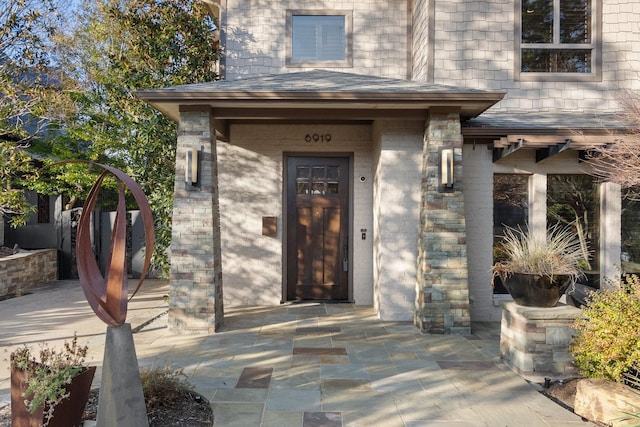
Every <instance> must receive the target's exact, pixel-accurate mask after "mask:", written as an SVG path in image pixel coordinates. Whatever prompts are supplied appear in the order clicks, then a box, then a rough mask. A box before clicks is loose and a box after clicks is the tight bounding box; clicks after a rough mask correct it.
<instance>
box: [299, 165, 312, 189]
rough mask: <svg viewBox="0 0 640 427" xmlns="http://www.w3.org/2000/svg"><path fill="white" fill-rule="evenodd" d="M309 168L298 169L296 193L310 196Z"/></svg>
mask: <svg viewBox="0 0 640 427" xmlns="http://www.w3.org/2000/svg"><path fill="white" fill-rule="evenodd" d="M309 172H310V168H309V166H298V167H297V168H296V193H298V194H309Z"/></svg>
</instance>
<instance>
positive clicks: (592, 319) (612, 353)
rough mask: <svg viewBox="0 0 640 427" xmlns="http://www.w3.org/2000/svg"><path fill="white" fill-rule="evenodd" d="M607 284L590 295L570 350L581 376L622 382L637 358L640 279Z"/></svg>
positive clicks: (633, 277)
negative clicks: (606, 287)
mask: <svg viewBox="0 0 640 427" xmlns="http://www.w3.org/2000/svg"><path fill="white" fill-rule="evenodd" d="M610 285H612V286H611V287H610V288H609V289H603V290H601V291H599V292H593V293H592V294H591V295H590V297H589V299H588V303H587V307H586V308H585V309H584V316H583V317H582V318H581V319H578V320H577V321H576V322H575V324H574V327H575V328H576V332H577V336H576V337H575V339H574V341H573V343H572V345H571V348H570V350H571V352H572V353H573V356H574V358H575V364H576V366H577V367H578V370H579V372H580V374H581V375H584V376H586V377H592V378H604V379H608V380H612V381H623V380H624V376H625V374H627V373H629V372H634V371H635V370H637V369H638V364H637V363H638V361H640V278H639V277H638V276H636V275H630V276H627V277H626V278H625V279H624V280H623V281H621V282H620V283H617V284H611V283H610Z"/></svg>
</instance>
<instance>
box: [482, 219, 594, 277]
mask: <svg viewBox="0 0 640 427" xmlns="http://www.w3.org/2000/svg"><path fill="white" fill-rule="evenodd" d="M502 237H503V239H502V242H501V243H500V250H501V252H502V256H503V258H504V260H503V261H499V262H497V263H496V264H495V265H494V266H493V267H492V269H491V270H492V272H493V278H494V279H495V277H496V276H499V277H501V278H502V280H503V281H505V280H506V279H507V278H508V277H509V276H511V275H512V274H514V273H524V274H537V275H539V276H545V277H548V278H550V279H552V278H553V276H558V275H565V276H569V277H570V279H571V283H575V282H576V281H577V280H578V279H579V278H580V277H581V276H583V275H584V273H583V272H582V270H581V269H580V268H579V265H580V263H581V261H583V259H584V251H583V248H582V246H581V243H580V239H579V236H578V235H577V234H576V233H575V232H574V231H573V230H571V228H569V227H563V226H561V225H559V224H556V225H554V226H552V227H550V228H549V229H548V230H547V232H546V234H541V233H533V232H531V231H530V230H528V229H527V230H522V229H521V228H520V227H518V228H512V227H507V228H506V229H505V231H504V235H503V236H502Z"/></svg>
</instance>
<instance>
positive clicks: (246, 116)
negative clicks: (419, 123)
mask: <svg viewBox="0 0 640 427" xmlns="http://www.w3.org/2000/svg"><path fill="white" fill-rule="evenodd" d="M136 94H137V96H138V97H140V98H141V99H143V100H145V101H147V102H148V103H149V104H151V105H153V106H154V107H155V108H157V109H158V110H160V111H161V112H162V113H164V114H165V115H167V116H168V117H170V118H171V119H173V120H175V121H177V120H179V117H180V112H181V111H188V110H193V109H204V108H209V109H211V112H212V115H213V116H214V118H215V120H216V128H217V130H218V131H222V132H223V133H224V129H225V128H228V125H229V124H230V123H232V122H239V121H260V120H269V121H273V120H281V121H301V120H304V121H331V122H344V121H371V120H377V119H403V120H425V119H426V118H427V116H428V113H429V111H430V110H433V109H439V110H451V111H456V112H458V113H459V114H460V116H461V117H462V118H463V119H467V118H472V117H476V116H478V115H479V114H481V113H482V112H483V111H485V110H487V109H488V108H490V107H491V106H492V105H494V104H496V103H497V102H499V101H500V100H501V99H502V98H503V97H504V92H492V91H481V90H473V89H463V88H457V87H449V86H442V85H430V84H424V83H418V82H411V81H405V80H399V79H398V80H396V79H385V78H379V77H371V76H360V75H355V74H347V73H337V72H328V71H309V72H299V73H290V74H283V75H277V76H265V77H257V78H253V79H246V80H238V81H219V82H211V83H204V84H193V85H184V86H176V87H172V88H165V89H152V90H141V91H138V92H137V93H136Z"/></svg>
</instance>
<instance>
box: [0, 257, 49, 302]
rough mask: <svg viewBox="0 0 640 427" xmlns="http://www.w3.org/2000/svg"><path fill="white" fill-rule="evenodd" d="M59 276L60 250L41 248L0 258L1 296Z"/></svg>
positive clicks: (23, 290) (21, 290)
mask: <svg viewBox="0 0 640 427" xmlns="http://www.w3.org/2000/svg"><path fill="white" fill-rule="evenodd" d="M57 278H58V251H57V250H56V249H41V250H34V251H25V252H19V253H17V254H15V255H10V256H7V257H2V258H0V297H2V296H4V295H8V294H20V293H24V292H26V291H27V290H28V289H29V288H32V287H34V286H36V285H40V284H42V283H47V282H51V281H53V280H56V279H57Z"/></svg>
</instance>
